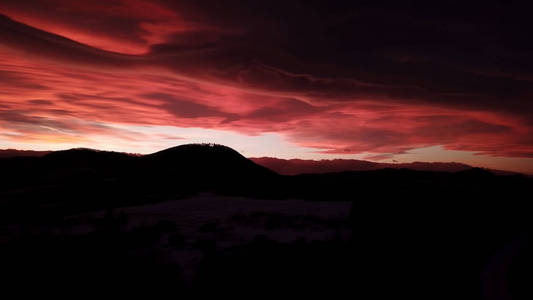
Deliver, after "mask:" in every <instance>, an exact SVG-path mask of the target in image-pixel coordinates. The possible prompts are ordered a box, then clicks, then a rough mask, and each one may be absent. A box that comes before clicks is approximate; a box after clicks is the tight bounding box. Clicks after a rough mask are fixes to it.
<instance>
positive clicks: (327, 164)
mask: <svg viewBox="0 0 533 300" xmlns="http://www.w3.org/2000/svg"><path fill="white" fill-rule="evenodd" d="M249 159H250V160H252V161H253V162H255V163H256V164H259V165H262V166H264V167H267V168H269V169H271V170H273V171H275V172H277V173H279V174H282V175H297V174H323V173H335V172H344V171H373V170H381V169H409V170H417V171H434V172H460V171H465V170H469V169H472V168H473V167H472V166H469V165H467V164H462V163H456V162H412V163H377V162H372V161H366V160H357V159H323V160H305V159H280V158H273V157H251V158H249ZM489 171H491V172H493V173H496V174H499V175H506V174H514V173H513V172H508V171H500V170H489Z"/></svg>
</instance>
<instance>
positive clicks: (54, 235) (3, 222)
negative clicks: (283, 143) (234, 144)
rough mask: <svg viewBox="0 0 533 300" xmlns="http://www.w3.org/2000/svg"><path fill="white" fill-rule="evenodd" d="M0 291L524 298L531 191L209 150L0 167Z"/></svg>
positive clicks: (476, 172)
mask: <svg viewBox="0 0 533 300" xmlns="http://www.w3.org/2000/svg"><path fill="white" fill-rule="evenodd" d="M0 167H1V169H2V172H1V174H0V251H1V252H0V266H1V269H2V280H1V281H0V282H1V283H0V285H1V286H2V288H3V290H4V291H8V290H11V291H16V292H18V293H22V294H24V293H28V292H38V293H41V294H43V295H44V294H52V295H56V296H61V295H64V296H69V297H73V298H77V296H76V295H94V296H99V297H102V295H108V294H109V293H118V294H119V295H124V296H128V295H135V296H139V295H147V296H150V297H155V298H159V297H163V296H165V297H191V296H208V295H216V296H219V297H222V296H224V295H228V294H230V295H234V296H245V297H247V298H257V297H261V296H264V295H273V296H280V297H283V296H287V295H294V296H297V297H303V296H308V295H314V296H317V295H326V296H328V298H332V299H335V298H341V296H342V297H343V298H344V297H352V298H353V297H357V298H359V299H393V298H394V299H396V298H407V299H533V291H532V287H533V277H532V270H533V269H532V268H533V264H532V249H531V229H532V226H531V225H532V224H531V223H532V218H531V205H530V202H531V188H532V187H533V185H532V179H531V178H529V177H526V176H522V175H505V176H502V175H500V176H499V175H495V174H493V173H490V172H488V171H485V170H481V169H465V170H462V171H458V172H431V171H413V170H407V169H381V170H372V171H360V172H338V173H326V174H304V175H294V176H282V175H278V174H277V173H274V172H273V171H270V170H269V169H266V168H264V167H261V166H259V165H257V164H255V163H253V162H252V161H250V160H247V159H245V158H244V157H242V156H241V155H240V154H238V153H237V152H235V151H234V150H232V149H230V148H227V147H223V146H217V145H185V146H179V147H175V148H171V149H167V150H164V151H161V152H158V153H154V154H151V155H146V156H130V155H126V154H121V153H112V152H100V151H93V150H84V149H74V150H68V151H59V152H52V153H49V154H46V155H45V156H43V157H15V158H3V159H0Z"/></svg>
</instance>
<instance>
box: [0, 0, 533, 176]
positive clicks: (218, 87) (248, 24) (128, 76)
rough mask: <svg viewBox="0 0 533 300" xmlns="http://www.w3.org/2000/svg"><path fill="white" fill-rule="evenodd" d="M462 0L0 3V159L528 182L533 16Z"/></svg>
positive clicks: (517, 5) (489, 1) (531, 168)
mask: <svg viewBox="0 0 533 300" xmlns="http://www.w3.org/2000/svg"><path fill="white" fill-rule="evenodd" d="M464 2H466V1H450V0H449V1H440V0H436V1H407V0H406V1H392V0H390V1H381V0H374V1H312V0H307V1H294V0H283V1H278V0H272V1H234V0H225V1H218V0H197V1H166V0H160V1H159V0H154V1H148V0H110V1H70V0H68V1H67V0H36V1H29V0H16V1H6V0H0V148H16V149H33V150H57V149H67V148H73V147H89V148H97V149H105V150H113V151H123V152H132V153H150V152H154V151H157V150H161V149H164V148H167V147H171V146H175V145H179V144H185V143H191V142H215V143H220V144H225V145H228V146H230V147H233V148H235V149H236V150H238V151H239V152H241V153H242V154H243V155H245V156H249V157H251V156H272V157H280V158H304V159H324V158H325V159H332V158H357V159H368V160H373V161H383V162H391V161H398V162H410V161H457V162H463V163H468V164H471V165H475V166H481V167H489V168H498V169H504V170H515V171H520V172H526V173H533V101H532V100H533V99H532V96H533V82H532V81H533V40H532V39H531V36H533V24H532V23H533V19H531V18H530V11H531V7H530V6H531V5H528V4H527V2H526V1H523V2H522V1H509V0H508V1H503V0H499V1H493V0H486V1H467V2H468V3H464ZM524 3H525V4H524Z"/></svg>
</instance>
